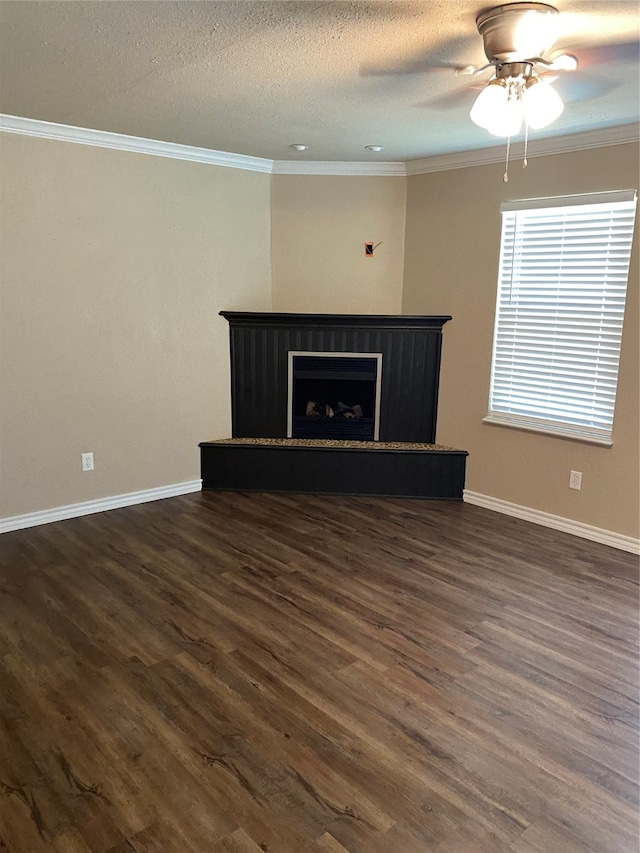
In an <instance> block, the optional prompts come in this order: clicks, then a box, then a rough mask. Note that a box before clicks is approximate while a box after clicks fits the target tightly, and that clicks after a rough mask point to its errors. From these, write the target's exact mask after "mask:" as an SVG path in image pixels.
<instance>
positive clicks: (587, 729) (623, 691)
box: [0, 492, 639, 853]
mask: <svg viewBox="0 0 640 853" xmlns="http://www.w3.org/2000/svg"><path fill="white" fill-rule="evenodd" d="M637 581H638V558H637V557H634V556H632V555H630V554H625V553H623V552H620V551H616V550H614V549H611V548H607V547H605V546H601V545H597V544H593V543H590V542H586V541H584V540H580V539H576V538H573V537H571V536H568V535H565V534H561V533H555V532H552V531H550V530H547V529H544V528H541V527H536V526H534V525H530V524H528V523H526V522H522V521H518V520H515V519H510V518H506V517H504V516H500V515H497V514H494V513H491V512H489V511H487V510H484V509H480V508H478V507H473V506H469V505H465V504H461V503H438V502H422V501H409V500H385V499H374V498H341V497H314V496H309V495H303V496H295V495H289V496H283V495H262V494H234V493H213V492H210V493H204V494H196V495H190V496H187V497H183V498H174V499H171V500H165V501H160V502H157V503H154V504H145V505H143V506H139V507H132V508H129V509H123V510H116V511H112V512H107V513H103V514H100V515H92V516H87V517H85V518H81V519H76V520H72V521H66V522H61V523H58V524H50V525H46V526H43V527H39V528H34V529H31V530H25V531H20V532H15V533H10V534H6V535H4V536H3V537H2V538H1V539H0V851H3V853H6V851H10V853H40V851H60V853H87V851H91V853H107V851H108V853H132V851H135V853H152V851H153V853H205V851H206V853H431V851H433V853H436V851H437V853H636V851H638V789H637V776H638V758H639V754H638V666H637V641H638V587H637Z"/></svg>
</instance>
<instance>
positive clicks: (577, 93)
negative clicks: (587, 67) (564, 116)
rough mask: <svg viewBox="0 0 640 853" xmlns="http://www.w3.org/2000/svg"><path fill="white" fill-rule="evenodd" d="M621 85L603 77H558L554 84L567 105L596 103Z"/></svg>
mask: <svg viewBox="0 0 640 853" xmlns="http://www.w3.org/2000/svg"><path fill="white" fill-rule="evenodd" d="M619 85H620V84H619V83H615V82H614V81H612V80H605V79H604V78H603V77H591V78H588V77H573V76H572V77H569V76H565V75H563V76H562V77H558V79H557V80H556V82H554V84H553V88H554V89H557V91H558V94H559V95H560V97H561V98H562V100H563V101H564V102H565V103H567V104H572V103H578V102H583V101H595V100H597V99H598V98H604V97H605V96H606V95H609V94H610V93H611V92H613V91H614V90H615V89H617V88H618V86H619Z"/></svg>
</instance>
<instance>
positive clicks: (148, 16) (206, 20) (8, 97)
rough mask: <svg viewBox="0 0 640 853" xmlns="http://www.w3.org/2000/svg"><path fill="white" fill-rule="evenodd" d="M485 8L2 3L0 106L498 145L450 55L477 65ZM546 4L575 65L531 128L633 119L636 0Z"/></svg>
mask: <svg viewBox="0 0 640 853" xmlns="http://www.w3.org/2000/svg"><path fill="white" fill-rule="evenodd" d="M491 5H496V4H492V3H491V2H483V0H479V2H478V0H344V1H343V0H330V2H326V0H318V2H316V0H298V1H297V2H289V0H275V2H272V0H269V1H268V2H261V0H248V2H247V1H246V0H244V1H243V2H237V0H224V2H217V1H216V2H214V0H201V2H191V0H182V1H181V2H171V0H163V2H156V0H115V2H113V0H89V2H85V0H65V2H59V0H45V2H25V0H2V2H0V112H2V113H5V114H9V115H15V116H23V117H27V118H33V119H41V120H44V121H50V122H57V123H61V124H67V125H73V126H78V127H87V128H93V129H97V130H103V131H112V132H116V133H122V134H127V135H132V136H140V137H144V138H148V139H157V140H163V141H167V142H173V143H181V144H185V145H194V146H198V147H203V148H210V149H215V150H218V151H230V152H235V153H238V154H246V155H252V156H257V157H266V158H270V159H275V160H287V159H291V160H294V159H295V160H344V161H363V160H371V161H376V160H385V161H389V160H392V161H406V160H411V159H416V158H423V157H428V156H432V155H437V154H443V153H448V152H455V151H463V150H471V149H477V148H485V147H487V146H489V145H494V144H495V145H502V144H503V142H502V141H500V140H498V139H496V138H495V137H491V136H490V135H489V134H488V133H487V132H486V131H484V130H481V129H480V128H478V127H476V126H475V125H474V124H473V123H472V122H471V120H470V119H469V109H470V106H471V104H472V103H473V99H474V97H475V96H476V95H477V91H474V90H473V89H471V88H470V87H471V86H472V85H475V84H476V83H477V78H470V77H465V76H459V75H456V74H455V72H454V70H453V67H451V66H455V65H469V64H473V65H482V64H483V62H484V54H483V50H482V41H481V39H480V36H479V35H478V33H477V30H476V26H475V18H476V16H477V14H478V12H479V11H481V10H482V9H485V8H487V7H488V6H491ZM555 5H556V7H557V8H558V9H560V11H561V13H562V14H561V21H562V24H563V32H564V35H562V36H561V37H560V39H559V40H558V42H557V46H558V47H564V48H566V49H567V50H570V51H571V52H572V53H575V54H576V55H577V56H578V58H579V60H580V66H579V68H578V70H577V71H575V72H574V73H573V74H572V75H568V74H566V75H565V76H564V77H563V78H562V79H561V80H559V81H558V82H557V84H555V85H556V88H557V89H558V90H559V91H560V92H561V94H562V96H563V99H564V100H565V103H566V107H565V111H564V113H563V115H562V116H561V117H560V119H558V120H557V121H556V122H555V123H554V125H553V126H552V127H550V128H547V129H546V130H545V131H544V132H539V133H538V134H536V136H538V137H539V136H542V135H546V136H559V135H564V134H568V133H573V132H576V131H585V130H594V129H599V128H606V127H612V126H616V125H623V124H629V123H633V122H637V121H638V118H639V102H640V98H639V92H638V88H639V86H638V84H639V74H640V72H639V64H638V46H637V41H638V33H639V6H638V2H637V0H559V2H557V3H555ZM634 43H635V44H634ZM613 45H619V47H617V48H614V47H613ZM291 143H306V144H308V145H309V146H310V148H309V150H308V151H306V152H304V153H302V154H300V153H297V152H294V151H292V150H291V149H290V148H289V147H288V146H289V145H290V144H291ZM370 144H379V145H383V146H384V151H383V152H381V153H379V154H371V153H369V152H368V151H365V150H364V146H365V145H370Z"/></svg>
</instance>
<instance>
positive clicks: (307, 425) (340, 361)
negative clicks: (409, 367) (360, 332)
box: [287, 350, 382, 441]
mask: <svg viewBox="0 0 640 853" xmlns="http://www.w3.org/2000/svg"><path fill="white" fill-rule="evenodd" d="M381 383H382V353H379V352H378V353H371V352H313V351H300V350H291V351H289V353H288V383H287V385H288V395H287V437H288V438H329V439H351V440H358V441H378V440H379V438H380V389H381Z"/></svg>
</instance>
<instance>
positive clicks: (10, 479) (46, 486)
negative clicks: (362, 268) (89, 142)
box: [0, 134, 271, 517]
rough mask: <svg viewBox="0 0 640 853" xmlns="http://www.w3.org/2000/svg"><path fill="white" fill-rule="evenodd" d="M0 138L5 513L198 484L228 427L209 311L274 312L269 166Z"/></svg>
mask: <svg viewBox="0 0 640 853" xmlns="http://www.w3.org/2000/svg"><path fill="white" fill-rule="evenodd" d="M1 144H2V162H3V190H2V197H1V199H0V215H1V217H2V223H1V224H2V233H3V239H2V268H1V276H0V284H1V287H2V291H1V299H2V301H1V320H2V328H1V332H2V338H1V344H2V353H1V354H2V362H1V367H2V375H1V382H2V384H1V399H0V407H1V412H2V421H1V425H0V429H1V431H0V451H1V470H0V487H1V494H0V499H1V508H0V512H1V514H2V516H5V517H6V516H11V515H14V514H19V513H27V512H33V511H37V510H42V509H47V508H51V507H56V506H62V505H65V504H69V503H76V502H80V501H86V500H90V499H93V498H98V497H105V496H109V495H115V494H121V493H125V492H130V491H136V490H141V489H149V488H153V487H156V486H165V485H168V484H172V483H178V482H184V481H189V480H193V479H196V478H198V477H199V476H200V465H199V455H198V446H197V445H198V442H199V441H202V440H204V439H209V438H216V437H224V436H227V435H229V434H230V401H229V393H230V392H229V356H228V348H229V344H228V326H227V323H226V322H225V321H224V320H223V319H222V318H220V317H218V316H217V313H218V311H219V310H220V309H245V310H248V309H251V310H270V308H271V299H270V267H269V255H270V249H269V241H270V207H269V206H270V176H269V175H266V174H258V173H254V172H247V171H240V170H236V169H228V168H223V167H216V166H209V165H202V164H197V163H189V162H183V161H179V160H170V159H166V158H161V157H151V156H145V155H140V154H133V153H126V152H118V151H111V150H107V149H103V148H94V147H89V146H84V145H75V144H71V143H65V142H55V141H50V140H42V139H32V138H28V137H25V136H11V135H8V134H3V135H2V140H1ZM83 451H93V452H94V454H95V465H96V469H95V471H93V472H91V473H82V472H81V470H80V454H81V453H82V452H83Z"/></svg>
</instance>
